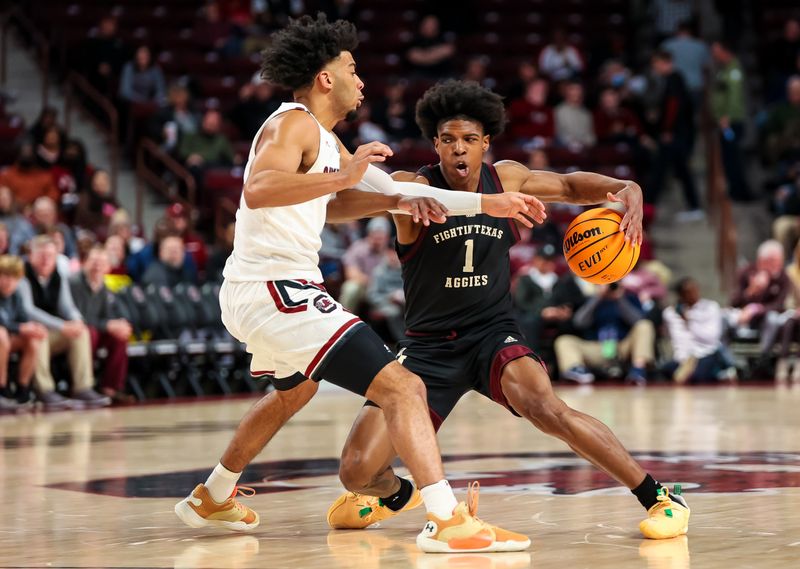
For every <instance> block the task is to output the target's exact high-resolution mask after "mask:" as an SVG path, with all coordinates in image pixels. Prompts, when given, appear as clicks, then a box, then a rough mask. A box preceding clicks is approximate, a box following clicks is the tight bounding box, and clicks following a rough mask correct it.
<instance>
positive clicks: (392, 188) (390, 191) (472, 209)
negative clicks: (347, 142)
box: [355, 164, 481, 215]
mask: <svg viewBox="0 0 800 569" xmlns="http://www.w3.org/2000/svg"><path fill="white" fill-rule="evenodd" d="M355 188H356V189H357V190H361V191H362V192H376V193H380V194H387V195H390V196H394V195H398V194H399V195H403V196H412V197H418V198H433V199H435V200H437V201H438V202H439V203H441V204H442V205H443V206H444V207H446V208H447V215H476V214H479V213H481V194H478V193H472V192H458V191H452V190H443V189H441V188H434V187H432V186H427V185H425V184H419V183H417V182H395V181H394V180H393V179H392V177H391V176H390V175H389V174H387V173H386V172H384V171H383V170H381V169H380V168H377V167H375V166H373V165H371V164H370V165H369V166H368V167H367V171H366V172H365V173H364V177H363V178H361V181H360V182H359V183H358V184H356V185H355ZM390 213H399V214H408V212H407V211H402V210H392V211H391V212H390Z"/></svg>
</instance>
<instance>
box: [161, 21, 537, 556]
mask: <svg viewBox="0 0 800 569" xmlns="http://www.w3.org/2000/svg"><path fill="white" fill-rule="evenodd" d="M357 43H358V40H357V36H356V30H355V27H354V26H353V25H352V24H350V23H349V22H345V21H341V20H340V21H337V22H334V23H329V22H328V21H327V20H326V19H325V17H324V15H322V14H320V15H319V16H318V17H317V19H313V18H311V17H308V16H305V17H303V18H301V19H299V20H295V21H292V22H291V23H290V24H289V25H288V26H287V28H286V29H284V30H282V31H280V32H278V33H276V34H274V35H273V37H272V43H271V45H270V47H269V48H267V49H266V50H265V52H264V54H263V58H264V59H263V68H262V71H263V74H264V76H265V78H266V79H268V80H270V81H272V82H273V83H276V84H278V85H282V86H285V87H287V88H290V89H291V90H292V91H293V92H294V99H295V102H294V103H285V104H283V105H282V106H281V107H280V108H279V109H278V110H277V111H276V112H275V113H274V114H273V115H272V116H270V117H269V118H268V119H267V121H266V122H265V123H264V125H263V126H262V127H261V129H260V130H259V132H258V133H257V134H256V137H255V139H254V141H253V146H252V149H251V151H250V157H249V161H248V164H247V167H246V169H245V175H244V191H243V194H242V198H241V202H240V206H239V210H238V212H237V215H236V234H235V239H234V250H233V253H232V254H231V256H230V258H229V259H228V262H227V264H226V266H225V271H224V277H225V281H224V283H223V285H222V289H221V292H220V304H221V308H222V319H223V322H224V324H225V326H226V327H227V328H228V330H229V331H230V332H231V333H232V334H233V335H234V336H235V337H236V338H238V339H239V340H241V341H243V342H245V343H246V345H247V349H248V351H249V352H251V353H252V354H253V359H252V364H251V371H252V373H253V374H254V375H258V376H269V377H271V378H272V382H273V384H274V385H275V387H276V391H275V392H273V393H271V394H269V395H267V396H266V397H264V398H262V400H261V401H259V402H258V403H256V405H254V407H253V408H252V409H251V410H250V412H249V413H248V414H247V415H246V416H245V417H244V419H243V420H242V422H241V424H240V425H239V428H238V429H237V432H236V435H235V436H234V439H233V441H232V442H231V443H230V445H229V447H228V449H227V450H226V452H225V454H224V455H223V457H222V459H221V461H220V463H219V464H218V465H217V467H216V468H215V469H214V471H213V472H212V474H211V476H210V477H209V478H208V480H207V481H206V483H205V484H199V485H198V486H197V487H196V488H195V489H194V491H193V492H192V493H191V494H190V495H189V496H188V497H187V498H186V499H184V500H182V501H181V502H179V503H178V504H177V505H176V506H175V512H176V514H177V515H178V516H179V517H180V518H181V520H183V521H184V522H185V523H186V524H188V525H190V526H192V527H206V526H219V527H227V528H229V529H235V530H250V529H253V528H255V527H256V526H257V525H258V523H259V517H258V514H256V513H255V512H254V511H253V510H251V509H250V508H248V507H246V506H244V505H243V504H241V503H240V502H239V501H238V500H236V494H237V491H239V490H238V487H237V486H236V483H237V482H238V479H239V476H240V475H241V472H242V470H243V469H244V467H245V466H246V465H247V463H248V462H249V461H250V460H252V458H254V457H255V456H256V454H257V453H258V452H259V451H260V450H261V449H262V448H263V447H264V446H265V445H266V443H267V442H268V441H269V440H270V439H271V438H272V436H273V435H274V434H275V433H276V432H277V431H278V430H279V429H280V427H281V426H282V425H283V424H284V423H285V422H286V421H287V420H288V419H289V417H290V416H291V413H292V412H293V410H294V409H298V408H300V407H301V406H302V404H303V403H304V402H305V401H307V400H308V399H310V397H311V396H313V394H314V393H315V391H316V383H315V382H317V381H319V380H321V379H323V378H324V379H326V380H328V381H330V382H331V383H334V384H336V385H339V386H341V387H344V388H346V389H348V390H350V391H353V392H354V393H357V394H359V395H362V396H365V397H367V398H368V399H369V400H371V401H374V402H375V403H376V404H378V405H380V407H381V408H382V409H383V412H384V415H385V418H386V423H387V425H388V431H389V433H390V437H391V440H392V444H393V445H394V448H395V449H396V450H397V453H398V455H399V456H400V457H401V459H402V460H403V462H404V463H405V464H406V465H407V467H408V469H409V470H410V471H411V474H412V475H413V477H414V480H415V482H416V484H417V486H418V487H419V488H420V489H421V491H420V492H419V493H415V496H416V502H415V503H414V501H412V502H410V503H408V504H407V505H406V508H408V509H410V508H411V507H413V506H416V505H417V504H418V503H419V500H422V501H423V502H424V503H425V506H426V509H427V523H426V524H425V527H424V528H423V530H422V532H421V533H420V534H419V536H418V537H417V545H418V546H419V547H420V549H422V550H423V551H426V552H466V551H519V550H522V549H525V548H527V547H528V546H529V545H530V540H529V539H528V538H527V537H526V536H524V535H520V534H516V533H513V532H510V531H507V530H504V529H501V528H498V527H496V526H493V525H490V524H488V523H486V522H484V521H482V520H480V519H479V518H478V517H477V516H476V509H477V496H476V495H474V494H473V492H472V491H470V495H469V497H468V500H467V502H466V503H465V502H461V503H459V502H458V501H457V500H456V498H455V496H454V494H453V491H452V490H451V488H450V485H449V484H448V482H447V480H446V479H445V478H444V471H443V468H442V463H441V459H440V456H439V449H438V445H437V442H436V436H435V433H434V430H433V426H432V424H431V421H430V417H429V415H428V409H427V403H426V395H425V387H424V385H423V384H422V382H421V380H420V379H419V377H418V376H416V375H414V374H412V373H411V372H409V371H407V370H406V369H405V368H404V367H402V366H401V365H400V364H399V363H397V362H396V361H395V360H394V355H393V354H392V353H391V351H390V350H389V349H388V348H387V347H386V346H385V345H384V344H383V342H382V341H381V340H380V339H379V337H378V336H377V335H376V334H375V333H374V332H373V331H372V330H371V329H370V328H369V327H368V326H366V325H365V324H364V323H363V322H362V321H361V320H360V319H359V318H357V317H355V316H353V315H352V314H350V313H348V312H346V311H345V310H344V309H343V308H342V306H341V305H340V304H338V303H337V302H336V301H335V300H334V299H333V298H332V297H330V296H329V295H328V294H327V292H326V291H325V289H324V288H323V287H322V285H321V284H318V283H320V282H321V281H322V278H321V275H320V272H319V269H318V268H317V264H318V257H317V252H318V250H319V248H320V245H321V243H320V232H321V231H322V228H323V225H324V223H325V219H326V211H327V209H328V202H329V201H330V199H331V197H332V195H333V194H335V193H337V192H339V191H342V190H345V189H347V188H352V187H354V186H357V187H359V188H363V189H366V190H369V191H378V192H384V193H387V194H390V195H383V194H381V193H372V194H367V195H366V196H365V199H364V200H363V207H364V209H363V211H362V212H360V213H362V214H363V215H367V214H370V213H376V212H379V211H387V210H392V211H406V212H409V213H411V214H412V215H413V216H414V217H415V218H417V217H419V218H421V219H423V221H425V222H427V221H428V220H429V219H431V218H432V219H433V220H434V221H435V220H437V219H438V220H443V214H445V213H449V214H454V213H455V214H457V213H462V214H478V213H486V214H489V215H492V216H495V217H510V218H515V219H519V220H520V221H522V222H523V223H525V224H526V225H529V226H530V224H531V223H530V221H529V220H528V219H527V218H526V217H525V216H526V215H529V216H530V217H531V218H533V219H534V220H536V221H540V222H541V221H542V220H543V216H544V208H543V205H542V204H541V202H539V201H538V200H537V199H536V198H533V197H531V196H524V195H522V194H515V193H505V194H496V195H469V196H466V197H465V196H464V195H463V194H464V192H451V191H447V190H438V189H436V188H429V187H426V186H422V185H417V184H405V185H400V186H397V185H396V183H394V182H393V181H392V180H391V178H390V177H389V176H388V175H383V173H381V172H377V171H376V169H375V168H374V167H370V166H369V165H370V164H371V163H373V162H382V161H384V160H385V159H386V157H387V156H390V155H391V149H389V148H388V147H387V146H385V145H383V144H380V143H371V144H366V145H364V146H361V147H359V148H358V149H357V150H356V152H355V153H354V154H353V155H350V154H349V153H348V152H347V151H346V150H345V149H344V148H343V147H342V145H341V144H340V143H339V141H338V139H337V138H336V137H335V135H333V133H332V132H331V129H333V127H334V126H335V125H336V123H338V122H339V121H341V120H342V119H345V118H346V117H347V115H348V114H350V113H352V112H353V111H355V110H356V108H357V107H358V106H359V104H360V102H361V100H362V99H363V97H362V95H361V90H362V89H363V83H362V82H361V80H360V79H359V77H358V75H357V74H356V71H355V62H354V60H353V56H352V54H351V51H352V50H353V49H354V48H355V47H356V45H357ZM368 171H369V172H368ZM365 173H367V176H365ZM362 178H363V180H362ZM415 186H420V187H415ZM421 188H422V189H421ZM400 191H402V193H403V194H406V193H414V192H415V191H416V192H418V195H419V196H422V197H421V198H416V199H415V198H405V197H403V196H402V195H400ZM459 194H461V195H459ZM429 198H432V199H429ZM465 199H466V200H468V201H465ZM469 200H471V201H469ZM437 201H438V202H441V204H440V203H436V202H437ZM442 206H444V207H442ZM350 213H351V214H352V211H351V212H350ZM309 378H310V379H311V380H313V381H308V379H309ZM276 401H277V402H278V403H276ZM270 403H271V409H272V410H273V411H272V412H271V413H269V414H263V413H259V411H260V409H261V408H262V407H263V406H264V405H267V404H270Z"/></svg>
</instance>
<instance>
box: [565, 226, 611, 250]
mask: <svg viewBox="0 0 800 569" xmlns="http://www.w3.org/2000/svg"><path fill="white" fill-rule="evenodd" d="M602 234H603V232H602V231H600V228H599V227H592V228H591V229H587V230H586V231H583V232H581V231H576V232H575V233H573V234H572V235H570V236H569V237H567V238H566V239H564V253H569V252H570V250H571V249H572V248H573V247H574V246H575V245H577V244H578V243H580V242H581V241H583V240H584V239H589V238H590V237H596V236H598V235H602Z"/></svg>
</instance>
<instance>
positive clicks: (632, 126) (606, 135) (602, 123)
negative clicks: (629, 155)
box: [594, 89, 643, 144]
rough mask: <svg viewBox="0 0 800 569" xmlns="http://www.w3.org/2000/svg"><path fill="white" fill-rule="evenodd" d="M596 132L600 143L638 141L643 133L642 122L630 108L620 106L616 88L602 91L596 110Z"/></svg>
mask: <svg viewBox="0 0 800 569" xmlns="http://www.w3.org/2000/svg"><path fill="white" fill-rule="evenodd" d="M594 132H595V134H596V135H597V140H598V142H600V143H610V144H615V143H617V142H627V143H636V142H638V140H639V138H640V137H641V136H642V134H643V130H642V124H641V123H640V122H639V119H638V118H637V117H636V115H635V114H633V113H632V112H631V111H630V110H628V109H626V108H624V107H621V106H620V100H619V94H618V93H617V92H616V91H615V90H614V89H604V90H603V92H602V93H600V104H599V105H598V107H597V109H596V110H595V112H594Z"/></svg>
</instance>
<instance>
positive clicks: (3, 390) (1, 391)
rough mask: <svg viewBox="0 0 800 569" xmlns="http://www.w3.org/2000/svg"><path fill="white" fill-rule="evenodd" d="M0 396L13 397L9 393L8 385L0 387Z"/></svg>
mask: <svg viewBox="0 0 800 569" xmlns="http://www.w3.org/2000/svg"><path fill="white" fill-rule="evenodd" d="M0 397H5V398H6V399H13V398H14V396H13V395H12V394H11V388H10V387H9V386H8V385H6V386H5V387H0Z"/></svg>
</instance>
